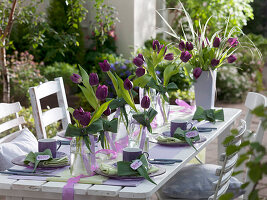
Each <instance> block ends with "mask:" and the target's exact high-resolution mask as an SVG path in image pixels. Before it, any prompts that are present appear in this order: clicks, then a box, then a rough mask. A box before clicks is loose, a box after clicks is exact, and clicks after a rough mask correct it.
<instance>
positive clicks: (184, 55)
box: [180, 51, 192, 63]
mask: <svg viewBox="0 0 267 200" xmlns="http://www.w3.org/2000/svg"><path fill="white" fill-rule="evenodd" d="M191 57H192V55H191V54H190V53H189V52H188V51H183V52H182V53H181V56H180V59H181V60H182V61H183V62H184V63H186V62H188V61H189V60H190V58H191Z"/></svg>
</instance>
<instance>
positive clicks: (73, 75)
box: [70, 74, 83, 84]
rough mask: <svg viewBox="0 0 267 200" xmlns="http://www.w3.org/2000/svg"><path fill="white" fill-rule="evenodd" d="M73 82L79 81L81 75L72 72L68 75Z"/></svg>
mask: <svg viewBox="0 0 267 200" xmlns="http://www.w3.org/2000/svg"><path fill="white" fill-rule="evenodd" d="M70 79H71V80H72V82H73V83H78V84H79V83H81V82H82V81H83V79H82V77H81V76H80V75H79V74H72V76H71V77H70Z"/></svg>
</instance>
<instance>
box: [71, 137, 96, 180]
mask: <svg viewBox="0 0 267 200" xmlns="http://www.w3.org/2000/svg"><path fill="white" fill-rule="evenodd" d="M70 173H71V175H72V176H79V175H81V174H83V175H89V176H90V175H92V173H93V171H92V169H91V154H90V151H89V149H88V148H87V146H86V145H85V142H84V140H83V137H74V138H72V140H71V143H70Z"/></svg>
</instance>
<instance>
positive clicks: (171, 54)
mask: <svg viewBox="0 0 267 200" xmlns="http://www.w3.org/2000/svg"><path fill="white" fill-rule="evenodd" d="M164 59H165V60H173V59H174V57H173V53H167V54H166V55H165V56H164Z"/></svg>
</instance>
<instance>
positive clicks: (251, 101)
mask: <svg viewBox="0 0 267 200" xmlns="http://www.w3.org/2000/svg"><path fill="white" fill-rule="evenodd" d="M260 105H264V106H265V107H267V98H266V97H265V96H264V95H262V94H259V93H255V92H249V93H248V95H247V98H246V101H245V106H246V108H247V113H246V116H245V121H246V123H247V132H246V136H248V135H249V134H250V133H251V132H252V131H251V123H252V117H253V114H252V113H251V111H252V110H254V109H255V108H256V107H258V106H260ZM263 136H264V128H263V126H262V119H259V123H258V125H257V129H256V131H255V133H253V135H252V137H251V138H250V141H251V142H259V143H260V144H262V140H263ZM243 153H245V149H243V150H242V151H241V152H240V154H243ZM244 169H245V163H243V164H242V165H241V166H240V167H238V168H237V169H236V170H237V171H239V170H244ZM244 174H246V175H245V177H244ZM237 177H238V179H239V180H242V181H244V182H247V181H250V180H249V177H248V172H245V173H241V174H239V175H238V176H237ZM252 187H253V185H252V184H249V185H248V186H247V187H246V193H245V195H244V199H247V198H248V195H249V193H250V192H251V191H252Z"/></svg>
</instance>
